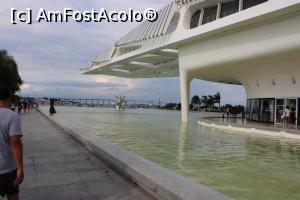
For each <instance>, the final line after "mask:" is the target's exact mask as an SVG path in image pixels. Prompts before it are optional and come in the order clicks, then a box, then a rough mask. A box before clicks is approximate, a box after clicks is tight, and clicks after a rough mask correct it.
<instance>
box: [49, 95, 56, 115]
mask: <svg viewBox="0 0 300 200" xmlns="http://www.w3.org/2000/svg"><path fill="white" fill-rule="evenodd" d="M49 113H50V116H53V115H54V114H55V113H56V110H55V108H54V99H50V109H49Z"/></svg>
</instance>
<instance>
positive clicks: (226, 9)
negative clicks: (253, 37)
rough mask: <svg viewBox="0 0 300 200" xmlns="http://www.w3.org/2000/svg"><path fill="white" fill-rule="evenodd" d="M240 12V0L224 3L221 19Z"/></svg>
mask: <svg viewBox="0 0 300 200" xmlns="http://www.w3.org/2000/svg"><path fill="white" fill-rule="evenodd" d="M238 11H239V0H235V1H231V2H227V3H222V6H221V14H220V17H221V18H222V17H226V16H228V15H231V14H234V13H236V12H238Z"/></svg>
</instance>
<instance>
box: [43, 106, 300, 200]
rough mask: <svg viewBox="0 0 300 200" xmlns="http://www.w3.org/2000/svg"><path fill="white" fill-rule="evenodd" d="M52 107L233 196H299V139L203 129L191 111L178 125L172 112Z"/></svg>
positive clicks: (63, 117)
mask: <svg viewBox="0 0 300 200" xmlns="http://www.w3.org/2000/svg"><path fill="white" fill-rule="evenodd" d="M42 109H48V108H45V107H44V108H42ZM56 109H57V112H58V114H57V115H56V116H55V118H57V119H58V120H60V121H61V122H62V123H64V124H65V125H66V126H67V127H71V128H81V129H84V130H85V131H89V132H92V133H94V134H96V135H97V136H99V137H101V138H102V139H105V140H108V141H110V142H112V143H114V144H118V145H120V146H122V147H124V148H126V149H127V150H130V151H133V152H135V153H137V154H139V155H142V156H143V157H145V158H147V159H149V160H151V161H153V162H155V163H158V164H159V165H162V166H164V167H166V168H168V169H170V170H173V171H176V172H178V173H180V174H182V175H184V176H186V177H189V178H190V179H193V180H195V181H198V182H200V183H203V184H205V185H209V186H211V187H213V188H215V189H216V190H218V191H220V192H223V193H225V194H227V195H228V196H231V197H233V198H235V199H241V200H242V199H245V200H246V199H247V200H252V199H253V200H256V199H257V200H275V199H284V200H289V199H290V200H295V199H300V141H293V140H289V139H280V138H272V137H268V136H258V135H249V134H242V133H240V134H238V133H230V132H223V131H220V130H214V129H210V128H202V127H199V126H198V125H197V120H198V119H199V117H200V116H201V115H203V114H201V113H191V120H190V124H189V125H182V124H181V120H180V112H175V111H157V110H126V111H124V112H118V111H115V110H113V109H100V108H79V107H57V108H56ZM206 115H207V114H206ZM210 115H212V114H210Z"/></svg>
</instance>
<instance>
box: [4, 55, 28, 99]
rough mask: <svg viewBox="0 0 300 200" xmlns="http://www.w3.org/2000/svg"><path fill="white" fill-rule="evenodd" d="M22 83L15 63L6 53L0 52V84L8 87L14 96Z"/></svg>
mask: <svg viewBox="0 0 300 200" xmlns="http://www.w3.org/2000/svg"><path fill="white" fill-rule="evenodd" d="M22 83H23V81H22V79H21V77H20V75H19V72H18V66H17V63H16V61H15V60H14V58H13V57H11V56H9V55H8V54H7V51H5V50H0V84H1V85H5V86H6V87H8V88H9V90H10V91H11V93H12V94H14V93H15V92H16V91H19V90H20V86H21V84H22Z"/></svg>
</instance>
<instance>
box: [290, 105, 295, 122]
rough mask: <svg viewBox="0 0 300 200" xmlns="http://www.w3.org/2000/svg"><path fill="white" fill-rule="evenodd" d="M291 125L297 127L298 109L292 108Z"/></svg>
mask: <svg viewBox="0 0 300 200" xmlns="http://www.w3.org/2000/svg"><path fill="white" fill-rule="evenodd" d="M290 125H296V109H295V108H292V109H291V113H290Z"/></svg>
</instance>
